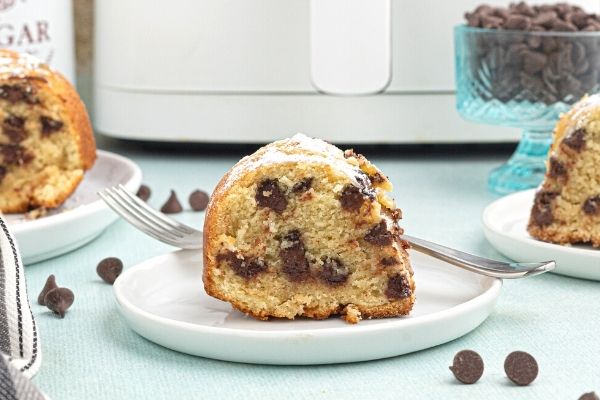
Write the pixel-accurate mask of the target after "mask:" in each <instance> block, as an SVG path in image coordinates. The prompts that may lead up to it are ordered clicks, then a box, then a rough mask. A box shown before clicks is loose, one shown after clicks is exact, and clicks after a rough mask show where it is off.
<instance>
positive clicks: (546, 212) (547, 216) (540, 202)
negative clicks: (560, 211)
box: [531, 190, 559, 226]
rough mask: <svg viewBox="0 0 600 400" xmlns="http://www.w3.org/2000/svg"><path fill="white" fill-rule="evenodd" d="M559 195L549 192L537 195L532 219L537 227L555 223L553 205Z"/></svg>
mask: <svg viewBox="0 0 600 400" xmlns="http://www.w3.org/2000/svg"><path fill="white" fill-rule="evenodd" d="M558 194H559V193H558V192H547V191H544V190H540V191H539V192H537V193H536V195H535V200H534V203H533V208H532V210H531V217H532V219H533V221H534V222H535V224H536V225H537V226H548V225H550V224H551V223H552V221H554V216H553V215H552V203H553V202H554V199H555V198H556V197H557V196H558Z"/></svg>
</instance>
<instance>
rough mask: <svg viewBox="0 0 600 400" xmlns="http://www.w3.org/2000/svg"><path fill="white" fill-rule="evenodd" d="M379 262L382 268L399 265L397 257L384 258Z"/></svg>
mask: <svg viewBox="0 0 600 400" xmlns="http://www.w3.org/2000/svg"><path fill="white" fill-rule="evenodd" d="M379 262H380V263H381V265H383V266H384V267H390V266H392V265H398V264H400V260H398V258H397V257H384V258H382V259H381V261H379Z"/></svg>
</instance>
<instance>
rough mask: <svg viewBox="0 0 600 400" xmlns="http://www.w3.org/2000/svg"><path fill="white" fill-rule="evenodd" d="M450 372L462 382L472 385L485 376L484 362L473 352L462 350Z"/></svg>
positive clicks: (455, 358) (453, 362) (455, 357)
mask: <svg viewBox="0 0 600 400" xmlns="http://www.w3.org/2000/svg"><path fill="white" fill-rule="evenodd" d="M450 371H452V373H453V374H454V377H455V378H456V379H458V380H459V381H460V382H462V383H465V384H467V385H471V384H473V383H475V382H477V381H478V380H479V378H481V376H482V375H483V360H482V359H481V356H480V355H479V354H477V353H476V352H474V351H473V350H462V351H459V352H458V353H456V355H455V356H454V360H453V361H452V366H451V367H450Z"/></svg>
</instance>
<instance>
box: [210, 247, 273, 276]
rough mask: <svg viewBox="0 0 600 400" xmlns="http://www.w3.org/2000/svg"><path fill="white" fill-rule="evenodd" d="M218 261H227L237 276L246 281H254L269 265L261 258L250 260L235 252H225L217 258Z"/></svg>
mask: <svg viewBox="0 0 600 400" xmlns="http://www.w3.org/2000/svg"><path fill="white" fill-rule="evenodd" d="M217 260H218V261H225V262H227V263H228V265H229V266H230V267H231V268H232V269H233V271H234V272H235V274H236V275H238V276H241V277H242V278H244V279H252V278H254V277H255V276H256V275H258V274H259V273H261V272H263V271H265V270H266V269H267V264H266V263H265V262H264V260H262V259H259V258H248V259H246V258H245V257H244V256H241V255H239V254H236V253H235V252H233V251H225V252H223V253H220V254H219V255H218V256H217Z"/></svg>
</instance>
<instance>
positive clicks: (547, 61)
mask: <svg viewBox="0 0 600 400" xmlns="http://www.w3.org/2000/svg"><path fill="white" fill-rule="evenodd" d="M454 45H455V67H456V108H457V110H458V112H459V114H460V115H461V116H462V117H463V118H465V119H468V120H471V121H474V122H480V123H485V124H495V125H505V126H511V127H518V128H522V129H523V135H522V138H521V141H520V142H519V145H518V146H517V149H516V151H515V152H514V154H513V155H512V156H511V158H510V159H509V160H508V162H506V163H505V164H503V165H502V166H500V167H498V168H496V169H494V170H493V171H492V172H491V173H490V175H489V178H488V188H489V189H490V190H491V191H493V192H495V193H499V194H506V193H511V192H514V191H517V190H523V189H528V188H531V187H536V186H537V185H538V184H539V183H540V182H541V181H542V179H543V176H544V172H545V170H546V166H545V160H546V156H547V154H548V149H549V147H550V143H551V141H552V129H553V128H554V125H555V124H556V122H557V120H558V118H559V116H560V114H561V113H563V112H565V111H567V110H568V109H569V108H570V107H571V105H572V104H573V103H575V102H576V101H578V100H579V99H580V98H581V97H582V96H584V95H585V94H593V93H596V92H598V91H599V90H600V32H526V31H506V30H498V29H483V28H472V27H469V26H466V25H459V26H457V27H455V29H454Z"/></svg>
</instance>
